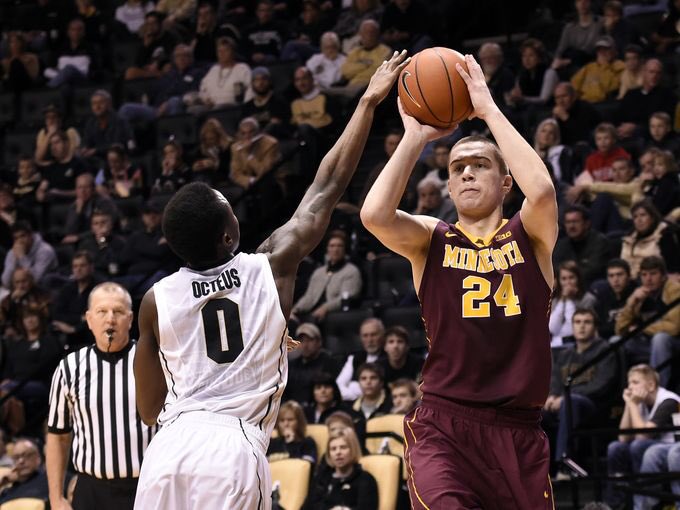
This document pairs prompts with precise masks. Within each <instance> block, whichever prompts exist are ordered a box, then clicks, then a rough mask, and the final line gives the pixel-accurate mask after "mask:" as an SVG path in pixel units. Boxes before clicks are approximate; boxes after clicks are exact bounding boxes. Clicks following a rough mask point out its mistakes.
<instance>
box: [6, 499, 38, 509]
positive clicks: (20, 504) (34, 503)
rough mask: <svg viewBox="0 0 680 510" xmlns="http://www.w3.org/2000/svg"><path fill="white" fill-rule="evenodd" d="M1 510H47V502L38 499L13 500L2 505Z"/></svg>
mask: <svg viewBox="0 0 680 510" xmlns="http://www.w3.org/2000/svg"><path fill="white" fill-rule="evenodd" d="M0 510H45V501H43V500H42V499H38V498H18V499H12V500H10V501H8V502H7V503H3V504H2V505H0Z"/></svg>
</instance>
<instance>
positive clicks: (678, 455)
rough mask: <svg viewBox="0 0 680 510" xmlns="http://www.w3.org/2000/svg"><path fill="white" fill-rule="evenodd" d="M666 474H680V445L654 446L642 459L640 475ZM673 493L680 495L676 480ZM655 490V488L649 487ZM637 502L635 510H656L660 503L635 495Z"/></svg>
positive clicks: (646, 451) (672, 484) (678, 483)
mask: <svg viewBox="0 0 680 510" xmlns="http://www.w3.org/2000/svg"><path fill="white" fill-rule="evenodd" d="M665 472H671V473H673V472H675V473H678V472H680V443H674V444H672V443H661V444H653V445H652V446H650V447H649V448H647V450H645V454H644V456H643V457H642V466H641V467H640V473H643V474H646V473H665ZM670 485H671V492H672V493H673V494H675V495H676V496H679V495H680V481H679V480H678V479H677V478H676V479H675V480H672V481H671V483H670ZM649 489H652V490H654V489H655V488H654V487H649ZM633 499H634V501H635V508H636V509H637V508H644V509H645V510H647V509H651V508H654V507H655V506H656V505H657V503H658V502H659V501H658V500H657V499H656V498H653V497H651V496H642V495H640V494H635V495H634V497H633Z"/></svg>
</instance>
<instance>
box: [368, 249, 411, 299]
mask: <svg viewBox="0 0 680 510" xmlns="http://www.w3.org/2000/svg"><path fill="white" fill-rule="evenodd" d="M375 285H376V289H375V296H376V298H377V299H379V300H380V301H382V302H384V303H390V304H395V305H396V304H398V303H399V301H400V300H401V299H402V298H403V297H404V296H406V295H407V294H410V293H413V292H415V291H414V290H413V277H412V276H411V263H410V262H409V261H408V260H407V259H405V258H404V257H399V256H396V255H395V256H391V257H383V258H379V259H376V261H375Z"/></svg>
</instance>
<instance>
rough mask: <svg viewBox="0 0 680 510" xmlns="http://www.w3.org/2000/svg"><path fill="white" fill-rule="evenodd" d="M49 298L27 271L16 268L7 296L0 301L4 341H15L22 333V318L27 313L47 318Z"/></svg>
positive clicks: (0, 319) (0, 323) (0, 318)
mask: <svg viewBox="0 0 680 510" xmlns="http://www.w3.org/2000/svg"><path fill="white" fill-rule="evenodd" d="M49 306H50V297H49V295H47V293H45V292H44V291H42V290H41V289H40V288H39V287H38V286H37V285H36V284H35V280H34V279H33V276H32V275H31V273H30V272H29V270H28V269H24V268H21V267H19V268H17V269H15V270H14V272H13V273H12V282H11V285H10V286H9V295H7V296H5V297H4V298H3V299H2V301H0V325H2V335H3V336H4V337H5V338H6V339H17V338H19V337H20V336H21V334H22V331H23V327H24V326H23V322H22V318H23V316H24V315H25V314H27V313H28V312H29V311H32V312H37V313H39V314H40V316H41V317H42V318H43V319H45V320H46V319H47V317H48V316H49Z"/></svg>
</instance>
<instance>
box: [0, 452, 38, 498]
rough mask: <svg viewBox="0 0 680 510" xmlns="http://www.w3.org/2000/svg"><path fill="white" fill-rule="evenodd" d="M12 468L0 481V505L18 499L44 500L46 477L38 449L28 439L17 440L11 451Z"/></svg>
mask: <svg viewBox="0 0 680 510" xmlns="http://www.w3.org/2000/svg"><path fill="white" fill-rule="evenodd" d="M12 459H13V460H14V467H13V469H12V471H11V472H10V473H9V474H7V475H5V476H4V477H3V479H2V480H0V488H1V490H2V492H1V493H0V504H3V503H7V502H8V501H12V500H16V499H20V498H36V499H42V500H46V499H47V496H48V489H47V475H46V473H45V469H44V468H43V465H42V457H41V456H40V448H39V447H38V445H37V444H36V443H35V442H33V441H32V440H30V439H19V440H18V441H17V442H16V443H14V449H13V450H12Z"/></svg>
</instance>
